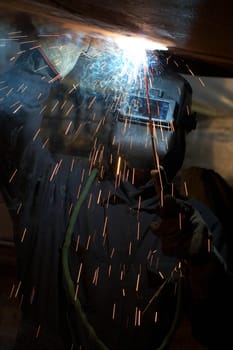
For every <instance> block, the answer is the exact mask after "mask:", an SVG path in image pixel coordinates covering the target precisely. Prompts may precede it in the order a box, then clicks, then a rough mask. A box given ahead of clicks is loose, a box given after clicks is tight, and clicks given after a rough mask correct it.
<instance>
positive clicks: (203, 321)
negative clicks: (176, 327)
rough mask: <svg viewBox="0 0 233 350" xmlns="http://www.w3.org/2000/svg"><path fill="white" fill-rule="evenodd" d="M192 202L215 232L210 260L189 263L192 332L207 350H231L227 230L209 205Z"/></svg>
mask: <svg viewBox="0 0 233 350" xmlns="http://www.w3.org/2000/svg"><path fill="white" fill-rule="evenodd" d="M192 203H193V204H194V205H195V207H196V208H197V209H199V211H200V213H201V215H202V216H203V218H204V219H205V221H206V223H207V224H208V226H209V230H210V232H211V233H212V235H213V244H212V253H211V255H210V260H209V261H208V262H206V263H205V264H203V265H202V264H201V265H199V266H198V265H195V264H194V265H191V266H190V280H191V286H192V291H191V298H192V300H191V310H190V311H191V322H192V329H193V335H194V337H195V338H196V339H198V340H199V341H200V342H201V343H202V344H204V345H205V346H207V347H208V349H220V348H222V349H231V348H233V340H232V335H231V332H232V326H231V322H230V321H229V320H230V319H231V317H232V314H233V298H232V295H233V275H232V272H231V271H230V270H229V267H228V266H227V262H226V261H227V256H226V247H225V244H226V242H225V240H224V232H223V230H222V225H221V224H220V222H219V220H218V218H217V217H216V216H215V215H213V214H212V212H211V211H210V210H209V209H208V208H206V207H205V206H204V205H202V204H200V203H198V202H197V201H193V202H192ZM200 286H201V287H200ZM203 286H204V288H203Z"/></svg>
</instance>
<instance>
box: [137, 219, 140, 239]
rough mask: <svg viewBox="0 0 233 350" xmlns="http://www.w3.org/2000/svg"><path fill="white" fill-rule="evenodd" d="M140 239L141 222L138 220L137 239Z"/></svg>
mask: <svg viewBox="0 0 233 350" xmlns="http://www.w3.org/2000/svg"><path fill="white" fill-rule="evenodd" d="M139 240H140V222H138V225H137V241H139Z"/></svg>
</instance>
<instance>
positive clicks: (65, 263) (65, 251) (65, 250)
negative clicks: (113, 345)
mask: <svg viewBox="0 0 233 350" xmlns="http://www.w3.org/2000/svg"><path fill="white" fill-rule="evenodd" d="M97 173H98V169H96V168H94V169H93V170H92V172H91V175H90V176H89V178H88V179H87V182H86V184H85V186H84V188H83V190H82V192H81V195H80V197H79V199H78V201H77V203H76V205H75V207H74V210H73V212H72V215H71V218H70V222H69V225H68V228H67V231H66V236H65V242H64V244H63V247H62V268H63V277H64V280H65V284H66V291H67V293H68V297H69V299H70V301H71V303H72V304H73V305H74V308H75V311H76V313H77V315H78V317H79V319H80V320H81V322H82V325H83V326H84V328H85V329H86V331H87V333H88V335H89V336H90V338H91V339H92V340H93V341H94V342H95V343H96V345H97V346H98V347H99V349H101V350H108V348H107V347H106V346H105V345H104V343H103V342H102V341H101V340H100V339H99V338H98V336H97V335H96V332H95V330H94V328H93V327H92V326H91V325H90V323H89V322H88V319H87V317H86V314H85V313H84V312H83V310H82V306H81V304H80V302H79V300H78V299H75V287H74V283H73V280H72V278H71V275H70V270H69V259H68V255H69V248H70V244H71V237H72V233H73V229H74V225H75V223H76V220H77V217H78V214H79V211H80V209H81V206H82V204H83V202H84V201H85V199H86V197H87V195H88V192H89V190H90V187H91V185H92V183H93V181H94V179H95V177H96V175H97Z"/></svg>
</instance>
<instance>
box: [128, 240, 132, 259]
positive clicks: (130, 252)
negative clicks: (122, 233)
mask: <svg viewBox="0 0 233 350" xmlns="http://www.w3.org/2000/svg"><path fill="white" fill-rule="evenodd" d="M128 254H129V256H130V255H131V254H132V242H129V252H128Z"/></svg>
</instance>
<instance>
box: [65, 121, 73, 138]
mask: <svg viewBox="0 0 233 350" xmlns="http://www.w3.org/2000/svg"><path fill="white" fill-rule="evenodd" d="M72 123H73V122H72V120H71V121H70V122H69V124H68V126H67V128H66V130H65V135H67V134H68V132H69V130H70V128H71V126H72Z"/></svg>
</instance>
